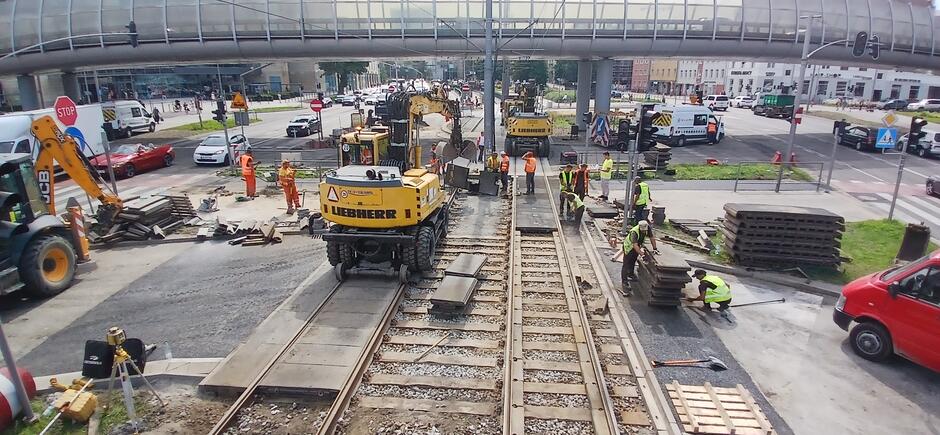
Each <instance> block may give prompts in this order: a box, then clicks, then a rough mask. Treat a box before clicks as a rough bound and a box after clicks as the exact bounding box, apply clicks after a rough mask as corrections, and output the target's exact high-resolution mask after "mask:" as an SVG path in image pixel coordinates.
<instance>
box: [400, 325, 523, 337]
mask: <svg viewBox="0 0 940 435" xmlns="http://www.w3.org/2000/svg"><path fill="white" fill-rule="evenodd" d="M388 334H389V335H404V336H417V337H437V338H440V337H441V334H443V332H441V331H438V330H434V329H419V328H396V327H394V326H393V327H392V328H390V329H389V331H388ZM450 337H451V338H468V339H474V340H502V339H503V338H504V334H503V333H502V332H490V331H461V330H456V329H455V330H451V331H450Z"/></svg>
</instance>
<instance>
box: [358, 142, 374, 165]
mask: <svg viewBox="0 0 940 435" xmlns="http://www.w3.org/2000/svg"><path fill="white" fill-rule="evenodd" d="M360 161H361V162H362V164H363V165H373V164H374V163H373V161H372V148H371V147H369V146H363V147H362V155H361V158H360Z"/></svg>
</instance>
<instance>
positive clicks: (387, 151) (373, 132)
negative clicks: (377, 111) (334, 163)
mask: <svg viewBox="0 0 940 435" xmlns="http://www.w3.org/2000/svg"><path fill="white" fill-rule="evenodd" d="M338 153H339V167H344V166H349V165H367V166H373V165H378V166H395V167H398V168H399V170H400V171H401V172H404V171H406V170H408V169H410V168H408V167H406V162H407V161H408V150H407V147H406V146H403V145H398V144H393V143H391V135H390V133H389V128H388V127H382V126H376V127H372V128H370V129H368V130H358V131H355V132H352V133H346V134H344V135H343V136H342V138H340V146H339V147H338Z"/></svg>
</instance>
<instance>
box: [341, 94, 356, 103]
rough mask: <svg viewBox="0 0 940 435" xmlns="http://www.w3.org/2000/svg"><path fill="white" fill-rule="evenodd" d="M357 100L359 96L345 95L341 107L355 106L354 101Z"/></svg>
mask: <svg viewBox="0 0 940 435" xmlns="http://www.w3.org/2000/svg"><path fill="white" fill-rule="evenodd" d="M358 99H359V96H358V95H347V96H345V97H343V105H344V106H355V105H356V101H357V100H358Z"/></svg>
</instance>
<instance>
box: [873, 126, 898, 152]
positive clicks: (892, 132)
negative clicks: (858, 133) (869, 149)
mask: <svg viewBox="0 0 940 435" xmlns="http://www.w3.org/2000/svg"><path fill="white" fill-rule="evenodd" d="M897 142H898V129H896V128H879V129H878V136H877V139H876V140H875V148H879V149H884V148H894V144H896V143H897Z"/></svg>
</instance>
